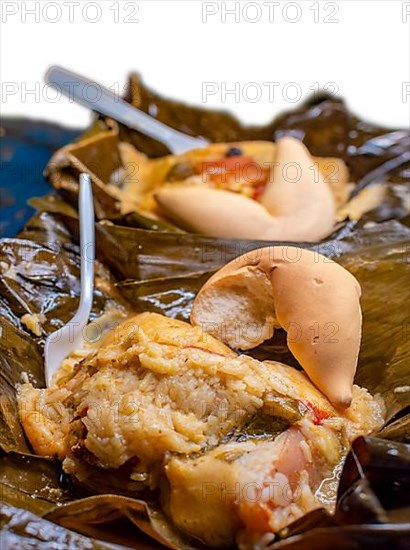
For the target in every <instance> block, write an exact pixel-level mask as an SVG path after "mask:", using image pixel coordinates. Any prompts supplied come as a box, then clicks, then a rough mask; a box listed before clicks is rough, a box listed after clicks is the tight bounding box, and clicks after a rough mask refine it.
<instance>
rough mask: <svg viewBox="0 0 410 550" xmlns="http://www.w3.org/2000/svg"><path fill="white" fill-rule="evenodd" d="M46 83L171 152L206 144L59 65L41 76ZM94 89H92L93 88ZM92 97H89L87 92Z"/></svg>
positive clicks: (200, 139) (180, 151)
mask: <svg viewBox="0 0 410 550" xmlns="http://www.w3.org/2000/svg"><path fill="white" fill-rule="evenodd" d="M45 79H46V81H47V82H48V83H49V84H52V85H54V86H56V87H57V88H58V89H59V90H61V92H62V93H63V94H64V95H66V96H68V97H69V99H70V100H71V101H75V102H76V103H79V104H81V105H83V106H84V107H87V108H88V109H91V110H93V111H96V112H97V113H100V114H102V115H104V116H109V117H111V118H113V119H115V120H118V121H119V122H121V123H122V124H125V126H128V127H129V128H133V129H134V130H138V131H139V132H141V133H143V134H145V135H146V136H149V137H151V138H153V139H156V140H157V141H159V142H161V143H163V144H164V145H165V146H166V147H167V148H168V149H169V150H170V151H171V152H172V153H174V154H180V153H183V152H185V151H188V150H190V149H196V148H202V147H206V146H207V145H208V142H207V141H206V140H205V139H203V138H194V137H192V136H187V135H186V134H183V133H182V132H179V131H178V130H174V129H173V128H170V127H169V126H167V125H166V124H164V123H163V122H160V121H159V120H156V119H155V118H153V117H151V116H149V115H147V114H146V113H144V112H142V111H140V110H139V109H137V108H136V107H134V106H132V105H130V104H129V103H127V102H126V101H124V100H123V99H121V98H120V97H118V96H117V95H115V94H114V93H113V92H112V91H111V90H108V89H107V88H104V87H103V86H100V85H99V84H96V83H95V82H92V81H91V80H89V79H87V78H84V77H83V76H80V75H78V74H75V73H73V72H71V71H68V70H66V69H63V68H62V67H57V66H53V67H51V68H50V69H49V70H48V71H47V73H46V76H45ZM95 90H96V91H95ZM91 93H92V94H94V95H95V97H94V95H93V97H91V98H90V97H89V95H91Z"/></svg>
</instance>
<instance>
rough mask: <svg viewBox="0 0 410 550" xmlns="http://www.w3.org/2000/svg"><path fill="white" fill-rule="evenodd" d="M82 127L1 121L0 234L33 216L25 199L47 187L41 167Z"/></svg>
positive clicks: (11, 231)
mask: <svg viewBox="0 0 410 550" xmlns="http://www.w3.org/2000/svg"><path fill="white" fill-rule="evenodd" d="M82 132H83V130H77V129H71V128H64V127H62V126H58V125H57V124H49V123H47V122H41V121H35V120H28V119H22V118H5V119H2V121H1V128H0V136H1V137H0V140H1V157H0V159H1V164H0V166H1V168H0V237H12V236H14V235H15V234H16V233H17V232H18V231H20V229H22V227H23V225H24V224H25V222H26V221H27V220H28V219H29V218H30V217H31V216H32V215H33V213H34V210H33V209H32V208H31V207H30V206H28V205H27V199H29V198H30V197H33V196H41V195H44V194H45V193H48V192H49V191H50V190H51V187H50V184H49V183H48V182H47V181H46V180H45V178H44V177H43V170H44V168H45V166H46V164H47V162H48V160H49V159H50V157H51V155H52V153H53V152H54V151H55V150H57V149H59V148H60V147H62V146H63V145H65V144H67V143H69V142H70V141H72V140H73V139H75V138H76V137H78V136H79V135H80V134H81V133H82Z"/></svg>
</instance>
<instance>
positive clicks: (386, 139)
mask: <svg viewBox="0 0 410 550" xmlns="http://www.w3.org/2000/svg"><path fill="white" fill-rule="evenodd" d="M125 99H126V100H127V101H129V102H130V103H131V104H132V105H134V106H135V107H138V108H139V109H141V110H142V111H145V112H147V113H150V114H152V113H153V112H155V113H156V114H155V118H157V119H158V120H160V121H161V122H164V123H166V124H168V125H169V126H171V127H173V128H175V129H177V130H180V131H182V132H184V133H186V134H189V135H192V136H203V137H205V138H207V139H209V141H210V142H232V141H248V140H266V141H276V140H277V139H279V138H280V137H282V136H283V135H292V136H295V137H298V138H300V139H303V141H304V143H305V144H306V145H307V147H308V148H309V150H310V152H311V153H312V155H314V156H319V157H336V158H341V159H343V160H344V161H345V162H346V164H347V166H348V168H349V171H350V175H351V180H352V181H353V182H355V183H356V187H355V188H354V189H353V192H352V195H355V194H357V193H358V192H359V191H360V190H362V189H363V188H364V187H366V186H369V185H372V184H380V183H386V184H388V185H387V193H386V197H385V200H384V201H383V204H382V205H380V206H379V207H377V208H375V209H374V210H372V211H371V212H369V213H367V214H365V215H364V219H365V220H373V221H382V220H388V219H391V218H396V219H403V218H405V217H406V216H408V213H409V206H408V201H409V199H408V193H409V189H408V185H406V184H408V181H409V177H408V174H409V170H410V154H409V146H410V134H409V132H408V131H406V130H399V129H387V128H381V127H378V126H376V125H374V124H368V123H366V122H364V121H362V120H360V119H359V118H358V117H356V116H355V115H353V114H352V113H351V112H350V111H349V110H348V108H347V107H346V105H345V104H344V102H343V101H342V100H341V99H338V98H335V97H331V96H326V95H322V96H320V97H317V98H315V99H311V100H309V101H307V102H306V103H305V104H304V105H302V106H301V107H300V108H299V109H297V110H293V111H290V112H287V113H284V114H283V115H281V116H280V117H278V118H277V119H276V120H273V121H272V122H271V123H269V124H267V125H266V126H260V127H251V126H244V125H242V124H241V123H240V122H239V121H238V120H237V119H236V118H235V117H234V116H232V115H230V114H229V113H225V112H223V111H212V110H209V109H202V108H198V107H191V106H188V105H185V104H182V103H179V102H177V101H173V100H170V99H165V98H163V97H161V96H159V95H158V94H156V93H155V92H153V91H152V90H150V89H149V88H147V87H146V86H145V85H144V84H143V82H142V81H141V79H140V78H139V77H138V75H135V74H133V75H131V77H130V79H129V85H128V90H127V93H126V96H125ZM122 141H125V142H129V143H131V144H132V145H134V146H135V147H136V148H137V149H138V150H139V151H141V152H143V153H145V154H146V155H147V156H149V157H160V156H163V155H166V154H167V153H169V151H168V150H167V149H166V148H165V147H164V145H162V144H160V143H158V142H156V141H154V140H152V139H151V138H148V137H146V136H144V135H142V134H140V133H139V132H137V131H134V130H130V129H129V128H126V127H125V126H123V125H122V124H119V123H117V122H116V121H114V120H112V119H108V118H103V117H100V118H97V119H96V120H95V122H94V124H93V125H92V126H91V127H90V128H89V129H88V130H87V131H86V132H85V134H84V135H83V136H81V137H80V138H79V139H78V140H77V141H76V142H74V143H72V144H70V145H68V146H66V147H63V148H62V149H60V150H59V151H58V152H57V153H56V154H55V155H54V156H53V157H52V159H51V160H50V162H49V164H48V166H47V168H46V176H47V177H48V178H49V180H50V181H51V183H52V184H53V186H54V187H55V188H56V189H58V190H59V191H60V193H62V194H63V196H64V197H65V199H66V200H67V201H69V202H70V203H71V204H72V205H76V204H77V194H78V183H77V182H78V176H79V173H80V172H81V171H85V172H88V173H89V174H90V175H91V178H92V181H93V190H94V197H95V210H96V215H97V218H98V219H110V220H112V221H113V222H114V223H116V224H119V225H126V226H131V227H141V228H144V229H153V230H157V231H180V230H178V229H177V228H176V227H174V226H173V225H172V224H171V223H167V222H166V221H159V220H154V219H152V218H150V217H147V216H146V215H144V213H142V212H137V211H135V212H131V213H128V214H126V215H122V214H120V205H119V203H118V200H117V199H116V198H115V197H114V196H113V194H112V193H110V190H109V187H107V184H108V183H109V182H110V178H111V175H112V174H113V173H114V172H116V171H117V170H118V169H119V168H120V167H121V166H122V163H121V157H120V153H119V147H118V144H119V142H122Z"/></svg>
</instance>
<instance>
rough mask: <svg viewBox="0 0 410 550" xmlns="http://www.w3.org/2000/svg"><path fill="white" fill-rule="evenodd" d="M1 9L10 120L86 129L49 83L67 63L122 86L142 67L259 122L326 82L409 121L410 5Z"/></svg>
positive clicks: (15, 5) (397, 121)
mask: <svg viewBox="0 0 410 550" xmlns="http://www.w3.org/2000/svg"><path fill="white" fill-rule="evenodd" d="M277 4H279V5H277ZM226 9H227V10H236V12H235V13H234V14H228V13H224V11H225V10H226ZM1 10H2V13H1V20H2V25H1V27H2V28H1V31H2V32H1V80H2V97H1V110H2V113H3V114H4V115H25V116H30V117H33V118H42V119H48V120H51V121H55V122H60V123H64V124H67V125H70V126H85V125H86V124H87V123H88V121H89V120H90V113H89V112H88V111H87V110H86V109H85V108H83V107H80V106H77V105H74V104H73V103H72V102H70V101H69V100H68V99H65V98H62V99H59V100H57V101H54V98H55V92H54V90H50V89H48V88H46V87H45V86H44V82H43V76H44V73H45V71H46V69H47V67H48V66H50V65H51V64H59V65H62V66H64V67H67V68H70V69H72V70H74V71H77V72H79V73H82V74H84V75H87V76H89V77H90V78H91V79H95V80H96V81H98V82H100V83H102V84H104V85H106V86H107V87H111V88H112V89H115V90H118V89H120V90H121V89H123V87H124V85H125V83H126V78H127V74H128V73H129V72H130V71H138V72H139V73H141V74H142V75H143V78H144V80H145V82H146V83H147V84H148V85H149V86H150V87H152V88H154V89H155V90H156V91H158V92H160V93H162V94H164V95H166V96H170V97H173V98H177V99H180V100H184V101H186V102H189V103H192V104H196V105H205V106H208V107H213V108H224V109H228V110H230V111H231V112H233V113H235V114H236V115H237V116H238V117H239V118H240V119H241V120H243V121H244V122H246V123H250V124H258V123H265V122H268V121H269V120H271V119H272V117H273V116H274V115H275V114H277V113H278V112H281V111H283V110H284V109H293V108H295V106H296V105H297V103H295V102H294V99H295V97H297V95H299V94H300V93H302V100H303V98H305V97H307V96H308V95H310V94H311V93H312V90H313V89H315V88H317V87H318V86H324V85H325V84H326V83H335V84H336V86H337V88H338V89H339V92H338V95H341V96H342V97H344V98H345V99H346V100H347V102H348V104H349V105H350V107H351V108H352V109H353V110H354V111H355V112H356V113H357V114H359V115H360V116H361V117H364V118H366V119H368V120H369V121H373V122H377V123H380V124H383V125H386V126H392V127H405V126H407V125H408V123H409V107H410V84H406V83H409V81H410V75H409V66H410V59H409V51H410V48H409V25H410V13H409V14H408V15H406V13H407V12H408V11H409V12H410V5H409V2H402V1H394V0H393V1H392V0H378V1H377V0H375V1H361V0H357V1H354V0H339V1H337V2H327V1H321V2H314V1H310V0H302V1H300V0H299V1H298V2H288V1H281V2H280V3H279V2H272V1H271V2H269V3H268V2H264V1H263V0H259V1H258V2H248V1H246V0H242V1H241V2H203V1H201V0H185V1H179V0H142V1H141V0H136V1H134V2H129V1H127V0H118V1H116V0H100V1H99V2H90V1H88V0H81V1H80V0H78V1H77V2H75V1H72V0H66V1H64V0H59V3H58V5H57V2H51V1H49V0H40V1H37V2H35V1H21V0H18V1H16V0H14V1H7V0H2V3H1ZM30 11H34V12H35V13H29V12H30ZM213 12H215V13H213ZM126 18H128V20H129V21H128V22H126ZM325 18H327V22H326V21H325ZM87 19H88V21H87ZM315 19H316V21H317V22H315ZM93 21H94V22H93ZM95 21H96V22H95ZM252 21H253V22H252ZM292 21H293V22H292ZM331 21H334V22H331ZM207 83H208V84H207ZM264 83H270V84H264ZM290 83H295V84H290ZM235 86H236V91H237V93H236V96H235V94H225V93H224V90H229V89H230V90H233V89H235ZM205 88H206V89H207V90H212V91H213V94H212V95H210V94H208V95H206V94H204V90H205ZM310 88H311V89H310ZM30 91H31V93H30ZM272 91H273V96H272ZM47 96H48V98H49V99H47ZM258 96H259V97H258ZM255 99H256V101H255Z"/></svg>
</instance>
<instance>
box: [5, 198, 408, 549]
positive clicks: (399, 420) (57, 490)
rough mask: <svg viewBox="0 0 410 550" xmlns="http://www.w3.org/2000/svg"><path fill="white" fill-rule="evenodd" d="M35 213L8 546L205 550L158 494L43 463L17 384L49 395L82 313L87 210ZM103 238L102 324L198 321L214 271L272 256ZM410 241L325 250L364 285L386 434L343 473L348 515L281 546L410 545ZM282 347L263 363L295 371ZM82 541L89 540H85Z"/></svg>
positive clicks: (377, 235) (371, 233)
mask: <svg viewBox="0 0 410 550" xmlns="http://www.w3.org/2000/svg"><path fill="white" fill-rule="evenodd" d="M35 202H36V205H37V207H38V208H39V212H38V213H37V214H36V216H35V217H34V218H33V219H32V220H31V221H30V222H29V223H28V224H27V226H26V227H25V229H24V230H23V232H22V233H21V234H20V235H19V237H18V238H16V239H3V240H2V241H1V249H0V250H1V255H0V267H1V276H0V312H1V318H0V323H1V329H2V338H0V347H1V355H0V357H1V363H0V369H1V370H0V372H1V378H0V381H1V386H2V388H1V395H2V398H1V401H0V404H1V411H0V412H1V416H0V447H1V456H0V500H2V501H4V502H5V504H4V505H3V507H2V508H1V512H0V518H1V519H0V521H1V524H2V531H1V536H2V538H3V540H4V541H5V543H4V544H5V545H9V546H11V545H12V544H14V547H16V546H17V547H23V548H26V547H27V548H43V547H46V546H45V544H49V542H50V541H56V542H57V541H62V540H63V539H64V542H61V544H62V546H61V548H70V547H71V548H72V547H73V545H75V546H76V547H78V548H112V547H113V546H112V545H119V547H122V548H127V547H131V548H161V547H169V548H178V549H187V550H189V549H193V548H196V549H199V548H201V545H200V544H199V543H198V541H192V540H191V539H189V538H188V537H186V536H185V535H184V534H182V533H180V532H178V531H177V530H176V529H175V528H174V527H173V526H172V525H170V523H169V522H168V521H167V519H166V518H165V517H164V515H163V514H162V512H161V510H160V509H159V508H158V504H157V502H156V498H155V496H156V495H144V499H137V498H135V495H134V497H133V496H130V494H129V493H128V494H127V492H126V491H123V490H122V489H121V488H120V487H116V485H115V483H114V482H113V483H112V485H111V490H110V488H109V486H110V483H111V479H114V478H115V476H116V473H115V472H96V476H95V487H91V488H90V487H80V486H78V484H76V483H74V482H73V481H72V480H70V479H67V476H66V475H65V474H64V473H63V472H62V471H61V467H60V465H59V463H58V462H56V461H53V460H48V459H44V458H41V457H37V456H35V455H33V454H32V451H31V449H30V447H29V445H28V443H27V441H26V439H25V437H24V433H23V431H22V428H21V425H20V422H19V419H18V414H17V408H16V397H15V385H16V384H17V383H18V382H20V381H21V379H22V376H25V377H28V379H29V380H30V381H31V382H32V383H33V384H34V385H36V386H39V387H41V386H43V385H44V379H43V365H42V346H43V343H44V339H45V337H46V336H47V335H48V334H49V333H51V332H53V331H54V330H56V329H57V328H59V327H60V326H62V324H64V323H65V322H67V321H68V320H69V318H70V317H71V316H72V315H73V313H74V312H75V310H76V308H77V305H78V300H79V291H80V285H79V265H80V258H79V248H78V244H77V241H76V234H77V233H78V219H77V215H76V212H75V210H73V209H72V208H70V207H69V206H68V205H67V204H66V203H64V202H62V201H61V200H60V199H58V198H55V197H52V198H50V197H48V198H46V199H41V200H38V201H35ZM96 231H97V242H98V252H97V256H98V259H99V261H98V262H97V264H96V288H95V294H94V307H93V313H92V319H95V318H97V317H98V316H99V315H100V314H101V313H102V312H104V311H107V310H112V309H114V310H118V311H120V312H122V313H126V312H127V311H130V310H133V311H135V310H136V311H143V310H151V311H161V312H163V313H165V314H166V315H169V316H172V317H178V318H181V319H187V318H188V316H189V311H190V307H191V305H192V300H193V298H194V296H195V293H196V292H197V290H198V289H199V288H200V286H201V285H202V284H203V282H205V280H206V279H207V278H208V277H209V276H210V274H211V273H213V272H214V271H215V269H217V268H218V267H219V266H220V265H222V264H224V263H225V262H226V261H228V260H229V259H231V258H233V257H235V256H237V255H238V254H240V253H243V252H249V253H251V251H252V250H253V249H255V248H257V247H259V246H261V242H260V241H232V240H223V239H220V240H218V239H208V238H206V237H199V236H194V235H189V234H178V233H175V232H167V233H159V232H157V231H152V230H144V229H136V228H131V227H119V226H117V225H115V224H113V223H111V222H100V223H97V224H96ZM409 235H410V230H409V229H408V228H407V227H405V226H403V225H402V224H401V223H399V222H397V221H390V222H385V223H381V224H377V225H373V226H368V225H367V226H364V227H363V225H360V224H358V225H354V226H352V227H351V228H349V230H348V231H345V234H344V235H339V236H338V237H337V238H335V239H333V240H330V241H327V242H325V243H321V244H320V245H315V246H316V249H317V250H319V251H320V252H321V253H323V254H325V255H327V256H329V257H332V258H336V259H337V261H339V262H340V263H342V264H343V265H346V266H347V267H348V268H349V269H351V270H352V272H354V274H355V275H356V276H357V277H358V279H359V280H360V282H361V284H362V286H363V311H364V336H363V346H362V352H361V356H360V361H359V369H358V374H357V382H358V383H359V384H363V385H364V386H366V387H368V388H369V390H370V391H371V392H373V393H377V392H380V393H382V395H383V396H384V398H385V400H386V404H387V408H388V416H387V425H386V426H385V427H384V429H383V430H382V432H381V433H380V434H379V435H380V436H381V437H379V438H361V439H359V440H357V442H355V444H354V446H353V448H352V451H351V453H350V454H349V458H348V459H347V461H346V466H345V468H344V470H343V474H342V478H341V482H340V488H339V495H338V507H337V511H336V514H335V515H334V516H330V515H329V514H327V513H326V512H325V511H324V510H320V511H315V512H312V513H311V514H308V515H307V516H305V517H304V518H302V519H301V520H298V522H295V524H292V525H291V526H289V527H288V528H287V529H286V530H285V531H283V532H281V533H280V534H279V537H278V541H277V542H276V543H275V545H274V547H277V548H282V547H283V548H300V549H307V548H317V547H321V548H331V547H332V548H335V547H336V548H364V547H368V546H369V545H370V544H371V545H372V546H373V545H375V546H380V547H381V546H382V545H385V544H386V541H387V540H388V541H394V544H396V547H398V548H401V547H405V546H404V545H405V540H406V537H408V536H409V532H408V524H406V521H407V519H406V512H407V511H408V506H409V502H408V494H410V492H409V491H408V475H407V474H405V473H404V471H405V469H406V468H407V469H408V466H409V456H408V454H409V448H408V446H406V445H405V444H403V442H406V441H408V436H409V429H408V426H409V415H408V414H407V415H406V410H408V407H409V392H408V391H405V389H406V384H407V378H408V377H407V374H408V361H409V336H408V334H409V333H408V332H407V329H408V327H409V315H408V310H407V308H405V307H404V304H405V303H406V300H408V292H409V288H408V270H409V267H408V260H409V257H408V250H409V249H408V243H409ZM114 243H115V247H114V246H113V244H114ZM262 244H272V243H262ZM300 245H301V246H306V245H305V244H303V243H300ZM310 248H312V245H310ZM25 314H30V315H33V314H34V315H41V316H42V317H41V327H40V328H41V330H40V331H39V332H38V334H33V333H32V332H31V331H30V330H29V329H28V328H27V326H26V325H25V324H24V323H23V322H22V320H21V318H22V316H23V315H25ZM283 336H284V335H282V338H281V335H279V339H278V341H276V340H275V341H269V342H267V343H265V345H263V346H260V348H257V349H256V350H254V351H253V353H254V354H255V356H257V357H259V358H262V359H263V358H267V357H272V355H271V354H272V353H275V356H276V357H277V358H278V359H280V360H283V361H286V358H287V357H288V356H289V354H288V352H287V349H286V346H285V343H284V338H283ZM287 362H290V361H287ZM407 389H408V387H407ZM382 437H383V438H387V439H382ZM98 476H100V477H98ZM392 488H393V491H392ZM97 493H102V494H97ZM138 496H140V495H138ZM406 499H407V500H406ZM12 507H17V508H12ZM16 509H17V510H18V511H16ZM32 514H35V515H32ZM43 518H44V519H43ZM48 520H51V522H53V523H50V521H48ZM56 523H57V524H59V525H56ZM76 533H81V534H82V535H84V538H81V539H80V538H77V539H76V538H75V537H78V535H77V534H76ZM70 537H74V538H70ZM62 538H63V539H62ZM45 541H47V542H45ZM71 541H75V542H71ZM101 541H104V542H101ZM105 541H106V542H105ZM64 544H66V546H64ZM70 544H71V546H70ZM110 545H111V546H110ZM6 547H7V546H6ZM114 547H115V546H114ZM117 547H118V546H117Z"/></svg>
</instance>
